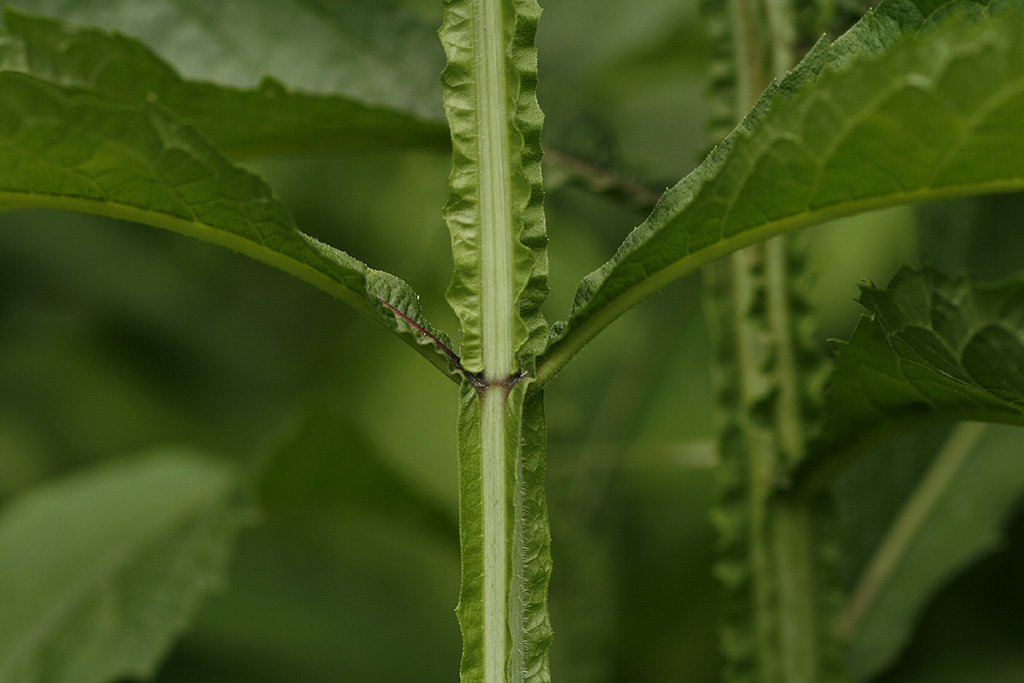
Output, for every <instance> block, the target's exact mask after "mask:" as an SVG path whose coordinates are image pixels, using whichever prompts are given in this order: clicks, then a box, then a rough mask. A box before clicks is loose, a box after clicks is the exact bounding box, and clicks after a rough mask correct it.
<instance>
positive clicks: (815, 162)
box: [537, 3, 1024, 382]
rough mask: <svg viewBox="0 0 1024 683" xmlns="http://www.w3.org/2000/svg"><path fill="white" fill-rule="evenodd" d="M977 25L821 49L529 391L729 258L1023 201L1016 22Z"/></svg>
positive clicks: (1010, 14)
mask: <svg viewBox="0 0 1024 683" xmlns="http://www.w3.org/2000/svg"><path fill="white" fill-rule="evenodd" d="M975 7H976V6H975ZM979 13H980V14H982V15H984V18H981V19H978V20H967V18H966V16H967V15H968V14H970V13H966V12H956V11H952V12H948V13H946V14H947V15H948V16H946V17H945V19H946V20H944V21H939V20H938V19H936V21H935V22H933V25H931V28H930V29H929V30H927V31H924V32H922V34H921V35H920V36H917V35H907V36H902V37H901V36H900V34H899V28H898V24H897V22H896V21H895V20H893V19H890V18H887V17H885V16H881V15H871V16H870V17H868V18H867V19H866V20H865V21H867V22H869V25H870V26H871V27H872V28H871V29H870V30H861V31H860V33H858V34H857V35H859V36H860V37H861V39H863V40H867V39H868V38H874V39H876V41H877V42H878V43H881V44H882V45H883V46H885V49H883V50H880V52H879V54H869V56H867V57H862V58H858V57H856V56H855V52H854V51H853V50H850V45H849V42H848V41H847V42H844V41H837V43H836V45H837V48H836V51H835V53H833V52H832V51H830V49H829V48H828V47H827V46H824V45H819V46H818V47H817V48H816V49H815V50H813V51H812V52H811V54H810V55H809V56H808V58H807V59H805V60H804V62H802V63H801V65H800V66H798V67H797V69H796V70H794V73H793V74H791V75H790V77H788V78H787V79H786V80H784V81H783V82H782V83H781V84H780V86H779V87H776V88H770V89H769V91H768V92H767V93H766V94H765V95H764V96H763V97H762V98H761V100H760V102H759V104H758V106H757V107H755V109H754V111H753V112H752V114H751V115H750V116H749V117H748V118H747V120H746V121H745V122H744V123H743V124H742V125H741V126H740V128H738V129H737V130H736V131H735V132H734V133H733V134H732V135H731V136H730V137H729V138H727V139H726V141H725V142H723V143H722V145H720V146H719V147H718V148H716V149H715V151H713V152H712V153H711V155H710V156H709V157H708V159H706V160H705V161H704V163H703V164H701V166H700V167H698V168H697V170H695V171H694V172H693V173H692V174H690V175H689V176H687V177H686V178H685V179H683V180H682V181H681V182H680V183H679V184H678V185H676V186H675V187H673V188H671V189H670V190H669V191H667V192H666V193H665V195H664V196H663V197H662V199H661V202H660V203H659V205H658V206H657V208H655V210H654V212H653V213H652V214H651V216H650V217H649V218H648V219H647V221H646V222H645V223H644V224H643V225H641V226H640V227H638V228H637V229H636V230H634V231H633V233H632V234H631V235H630V236H629V237H628V238H627V239H626V241H625V242H624V243H623V245H622V246H621V247H620V248H619V251H618V252H617V253H616V255H615V256H614V257H613V258H612V260H611V261H609V262H608V263H606V264H605V265H604V266H602V267H601V268H600V269H598V270H597V271H595V272H593V273H591V274H590V275H588V276H587V277H586V278H585V279H584V280H583V282H582V283H581V284H580V287H579V289H578V290H577V293H576V298H575V301H574V303H573V308H572V313H571V315H570V318H569V321H568V323H567V324H566V325H564V326H561V327H560V329H559V330H558V331H557V333H555V334H553V339H552V344H551V346H550V348H549V350H548V351H547V352H546V353H545V354H544V356H543V357H542V359H541V360H540V367H539V370H538V375H537V376H538V379H539V380H540V381H541V382H544V381H546V380H547V379H548V378H550V377H551V376H552V375H553V374H554V373H555V372H557V371H558V369H559V368H560V367H561V366H562V365H564V364H565V362H567V360H568V359H569V358H570V357H571V356H572V355H573V354H574V353H575V352H576V351H577V350H578V349H579V348H581V347H582V346H583V345H584V344H585V343H586V342H587V341H588V340H589V339H591V338H592V337H593V336H594V335H596V334H597V333H598V332H599V331H600V330H601V329H603V328H604V327H605V326H607V325H608V324H609V323H611V322H612V321H613V320H614V319H616V318H617V317H618V316H619V315H621V314H622V313H623V312H625V311H626V310H628V309H629V308H630V307H632V306H633V305H635V304H636V303H638V302H639V301H640V300H642V299H643V298H645V297H647V296H648V295H650V294H651V293H653V292H654V291H656V290H658V289H660V288H661V287H663V286H665V285H666V284H668V283H669V282H672V281H674V280H676V279H677V278H679V277H681V276H683V275H685V274H687V273H689V272H692V271H693V270H695V269H696V268H698V267H699V266H701V265H703V264H705V263H708V262H709V261H712V260H714V259H716V258H719V257H721V256H723V255H725V254H727V253H730V252H732V251H735V250H736V249H739V248H741V247H743V246H747V245H749V244H753V243H756V242H759V241H762V240H764V239H767V238H768V237H770V236H772V235H776V234H780V233H784V232H787V231H790V230H794V229H797V228H801V227H805V226H808V225H812V224H814V223H819V222H822V221H824V220H827V219H829V218H833V217H835V216H839V215H844V214H850V213H856V212H860V211H866V210H869V209H873V208H878V207H882V206H888V205H893V204H900V203H908V202H916V201H924V200H929V199H936V198H941V197H949V196H956V195H964V194H972V193H979V192H995V191H1009V190H1013V189H1018V188H1022V187H1024V136H1021V135H1020V129H1021V125H1022V122H1024V21H1022V18H1021V17H1022V11H1021V9H1020V5H1019V3H1014V4H1013V5H1007V6H1004V7H1001V8H1000V9H999V10H993V11H992V15H991V16H988V14H987V13H986V12H984V11H983V10H980V9H979V10H977V11H976V12H974V13H973V14H979ZM875 24H879V25H881V26H888V27H889V34H895V36H893V35H889V34H886V33H884V32H883V31H881V30H880V29H876V28H874V25H875ZM855 30H856V29H855ZM908 33H909V31H908ZM840 48H842V49H840ZM874 50H876V51H877V50H879V47H878V45H875V46H874ZM868 52H869V53H870V52H872V50H868ZM819 70H820V73H819Z"/></svg>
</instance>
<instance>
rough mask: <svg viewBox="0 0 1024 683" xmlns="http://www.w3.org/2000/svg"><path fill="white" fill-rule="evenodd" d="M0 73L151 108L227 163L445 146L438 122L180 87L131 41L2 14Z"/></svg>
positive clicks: (285, 96)
mask: <svg viewBox="0 0 1024 683" xmlns="http://www.w3.org/2000/svg"><path fill="white" fill-rule="evenodd" d="M4 23H5V24H6V28H7V31H6V34H5V35H4V36H3V40H2V42H0V69H2V70H5V71H17V72H20V73H26V74H31V75H34V76H37V77H39V78H41V79H43V80H46V81H49V82H51V83H56V84H59V85H61V86H64V87H74V88H76V89H80V90H82V91H87V92H93V93H97V94H102V95H105V96H107V97H110V98H112V99H115V100H118V101H123V102H126V103H139V102H145V101H147V100H148V101H152V102H156V101H159V102H160V104H161V105H163V106H165V107H167V108H169V109H171V110H172V111H174V112H175V114H177V115H179V116H181V117H183V118H185V119H188V120H190V121H192V122H193V123H194V124H195V125H196V126H198V127H199V128H200V129H202V131H203V132H204V133H205V134H206V135H207V137H208V138H209V139H210V140H211V142H213V143H214V144H215V145H216V146H217V147H219V148H220V149H222V150H224V151H225V152H227V153H228V154H231V155H232V156H242V155H252V154H260V153H268V152H284V151H297V150H306V149H312V150H320V151H322V150H324V149H330V148H344V147H360V146H366V147H383V146H412V145H428V146H437V147H443V146H445V145H446V144H447V130H446V127H445V125H444V122H443V121H441V120H439V119H436V118H435V119H428V118H424V117H423V116H421V115H419V114H417V113H414V112H410V111H403V110H400V109H396V108H394V107H390V106H382V105H378V104H374V103H373V102H370V101H366V100H363V99H359V98H358V97H353V96H340V95H333V94H327V95H315V94H309V93H304V92H299V91H296V90H295V89H293V88H288V87H285V86H284V85H283V84H281V83H280V82H279V81H276V80H274V79H272V78H269V77H268V78H263V79H262V80H260V82H259V84H258V85H256V86H255V87H252V88H248V89H241V88H237V87H228V86H219V85H215V84H212V83H206V82H199V81H188V80H183V79H182V78H181V77H180V76H179V75H178V74H177V73H176V72H175V71H174V69H173V68H171V67H170V66H169V65H168V64H167V63H165V62H163V61H161V60H160V58H159V57H157V56H156V55H154V54H153V53H152V52H151V51H150V50H149V49H148V48H147V47H145V46H144V45H142V44H141V43H139V42H138V41H136V40H134V39H132V38H128V37H125V36H123V35H120V34H109V33H104V32H102V31H98V30H94V29H78V28H71V27H68V26H65V25H64V24H61V23H60V22H58V21H53V20H50V19H41V18H33V17H28V16H26V15H22V14H18V13H17V12H15V11H13V10H11V9H8V10H7V11H6V12H5V13H4Z"/></svg>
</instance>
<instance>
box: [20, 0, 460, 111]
mask: <svg viewBox="0 0 1024 683" xmlns="http://www.w3.org/2000/svg"><path fill="white" fill-rule="evenodd" d="M11 4H12V5H13V6H15V7H19V8H20V9H22V10H23V11H27V12H32V13H34V14H47V15H50V16H53V17H58V18H60V19H62V20H64V21H71V22H75V23H80V24H85V25H92V26H98V27H100V28H103V29H116V30H117V31H118V32H120V33H124V34H126V35H129V36H132V37H134V38H137V39H139V40H141V41H142V42H144V43H145V44H146V45H148V46H150V47H151V48H152V49H153V50H154V51H155V52H156V53H157V54H158V55H160V57H161V58H162V59H164V60H165V61H167V62H168V63H169V64H170V65H171V66H172V67H173V68H174V69H175V70H176V71H177V72H178V73H180V74H182V75H183V76H184V77H185V78H187V79H192V80H199V81H210V82H213V83H216V84H218V85H227V86H233V87H237V88H254V87H256V86H257V85H258V84H259V83H260V82H262V81H263V79H264V78H265V77H270V78H272V79H274V80H276V81H279V82H281V83H283V84H284V85H285V86H286V87H287V88H290V89H295V90H299V91H302V92H305V93H309V94H318V95H345V96H347V97H350V98H352V99H355V100H357V101H359V102H363V103H365V104H372V105H378V106H384V107H388V108H391V109H396V110H398V111H404V112H409V113H413V114H416V115H418V116H420V117H422V118H426V119H434V120H437V121H441V120H443V119H442V116H441V98H440V94H439V92H438V88H437V77H438V74H439V73H440V72H441V68H442V66H443V65H444V60H443V55H442V53H441V49H440V46H439V45H438V44H437V36H436V34H435V31H436V26H431V25H427V24H425V23H424V22H423V21H422V20H420V19H419V18H417V17H416V16H415V15H414V14H411V13H410V12H408V11H405V10H402V9H400V8H398V7H396V6H395V5H394V4H393V3H391V2H388V1H387V0H373V1H372V2H367V1H365V0H333V1H332V2H325V1H324V0H312V1H309V0H218V1H217V2H207V3H196V2H192V0H147V1H146V2H139V1H138V0H85V1H81V0H30V1H29V0H21V1H20V2H19V1H17V0H16V1H15V2H13V3H11Z"/></svg>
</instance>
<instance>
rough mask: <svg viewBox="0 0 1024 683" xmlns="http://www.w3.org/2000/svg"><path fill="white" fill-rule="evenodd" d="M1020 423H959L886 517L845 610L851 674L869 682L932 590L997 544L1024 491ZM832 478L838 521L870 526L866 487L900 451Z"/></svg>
mask: <svg viewBox="0 0 1024 683" xmlns="http://www.w3.org/2000/svg"><path fill="white" fill-rule="evenodd" d="M1022 436H1024V434H1022V432H1021V430H1020V429H1017V428H1014V427H1007V426H1002V425H999V426H994V425H993V426H986V425H982V424H979V423H963V424H961V425H959V426H958V427H956V428H954V429H953V431H952V432H951V433H950V436H949V437H948V438H947V439H946V442H945V444H944V445H943V446H942V448H941V449H940V450H939V452H938V453H937V455H936V457H935V458H934V459H933V460H932V462H931V464H930V466H929V467H928V468H927V469H926V470H925V471H924V472H923V474H922V476H921V477H920V478H919V479H918V481H917V483H916V486H914V487H913V488H912V489H911V490H910V492H909V495H907V496H906V498H905V499H904V500H903V503H902V505H900V506H899V507H898V508H897V510H896V512H895V514H894V515H893V516H892V518H891V519H889V520H888V528H887V529H886V530H885V532H884V533H883V534H880V535H879V537H878V540H877V544H876V546H875V548H874V552H873V553H872V554H871V555H870V557H869V558H868V561H867V562H866V564H865V567H864V569H863V571H862V573H861V576H860V577H859V578H858V580H857V581H856V583H855V584H854V586H853V589H852V592H851V597H850V600H849V602H848V604H847V605H846V608H845V611H844V615H843V631H844V635H845V637H846V638H847V639H848V641H849V645H848V660H849V663H850V669H851V674H852V675H853V677H854V679H855V680H868V679H870V678H871V677H872V676H874V675H875V674H877V673H878V672H880V671H881V670H882V669H884V668H885V667H886V666H887V665H889V664H891V663H892V661H893V660H894V659H895V657H896V656H897V655H898V654H899V653H900V652H901V651H902V649H903V647H904V646H905V645H906V643H907V641H908V640H909V638H910V636H911V634H912V633H913V627H914V624H915V622H916V620H917V618H918V617H919V616H920V614H921V612H922V611H923V610H924V608H925V606H926V605H927V604H928V602H929V601H930V599H931V598H932V597H933V596H934V594H935V593H936V592H937V591H938V590H939V589H940V588H942V587H943V586H944V585H945V584H946V583H947V582H948V581H950V580H951V579H952V578H953V577H954V576H955V575H956V574H958V573H959V572H960V571H962V570H963V569H964V568H966V567H967V566H969V565H970V564H971V563H973V562H975V561H977V560H978V559H980V558H981V557H983V556H985V555H987V554H988V553H991V552H993V551H995V550H996V549H997V548H998V546H999V544H1000V541H1001V537H1002V533H1001V532H1002V526H1003V525H1004V524H1005V522H1006V518H1007V516H1008V515H1009V514H1010V513H1011V512H1013V511H1014V510H1015V509H1016V507H1017V504H1018V503H1019V502H1020V499H1021V494H1022V493H1024V468H1022V467H1021V463H1020V455H1021V454H1020V444H1021V438H1022ZM879 455H880V456H881V457H873V458H872V459H871V460H870V461H867V462H865V463H864V465H865V466H863V467H862V466H860V465H859V464H858V467H857V468H855V469H853V470H851V472H850V475H849V476H847V477H844V478H843V480H841V482H840V495H841V498H842V500H844V502H845V504H844V508H845V510H846V523H847V524H850V525H856V526H863V525H868V526H870V525H871V524H872V520H871V518H870V514H867V513H870V507H871V505H872V504H873V503H874V501H871V500H869V499H870V498H871V496H865V495H864V491H865V490H868V489H871V488H873V487H874V486H875V485H876V484H877V483H878V482H879V481H886V480H888V479H891V478H893V476H894V474H895V471H894V470H895V468H896V467H898V466H899V463H897V462H894V460H898V459H899V458H900V457H901V456H906V455H908V453H898V452H888V451H887V452H884V453H881V454H879Z"/></svg>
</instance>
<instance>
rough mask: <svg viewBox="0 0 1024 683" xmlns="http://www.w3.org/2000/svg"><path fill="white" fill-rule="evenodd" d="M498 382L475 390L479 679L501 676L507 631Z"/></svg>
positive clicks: (492, 681)
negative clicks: (477, 412) (479, 535)
mask: <svg viewBox="0 0 1024 683" xmlns="http://www.w3.org/2000/svg"><path fill="white" fill-rule="evenodd" d="M507 393H508V392H507V390H506V389H505V387H502V386H489V387H486V388H485V389H484V390H483V391H482V392H481V393H480V416H481V421H480V437H481V438H480V444H481V453H480V459H481V465H482V467H481V471H482V475H483V482H482V504H483V505H482V506H483V548H484V553H483V573H484V575H483V580H484V590H483V613H484V614H483V626H484V641H483V646H484V681H485V683H503V682H504V680H505V659H506V652H505V634H506V632H507V631H508V623H509V622H508V614H507V609H508V593H507V592H506V591H507V587H508V576H507V568H508V564H509V562H508V551H509V547H508V544H507V543H506V539H507V537H508V534H507V525H506V515H507V511H506V501H507V496H506V487H507V483H506V476H505V471H506V451H505V445H506V444H505V398H506V396H507Z"/></svg>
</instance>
